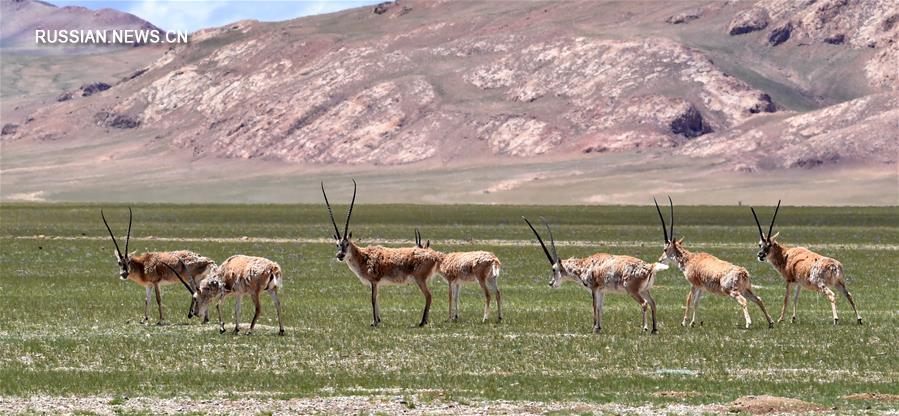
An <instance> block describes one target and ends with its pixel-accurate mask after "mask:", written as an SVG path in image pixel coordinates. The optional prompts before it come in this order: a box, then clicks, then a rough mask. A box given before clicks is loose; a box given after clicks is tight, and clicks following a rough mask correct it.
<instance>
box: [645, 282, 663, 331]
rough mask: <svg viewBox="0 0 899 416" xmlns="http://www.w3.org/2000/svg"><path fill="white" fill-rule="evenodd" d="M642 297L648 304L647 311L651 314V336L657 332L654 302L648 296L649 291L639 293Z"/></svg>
mask: <svg viewBox="0 0 899 416" xmlns="http://www.w3.org/2000/svg"><path fill="white" fill-rule="evenodd" d="M641 295H643V297H644V298H645V299H646V301H647V302H649V309H650V312H651V313H652V332H651V333H652V334H655V333H657V332H659V330H658V327H656V301H655V299H653V298H652V295H650V294H649V291H648V290H647V291H645V292H643V293H641Z"/></svg>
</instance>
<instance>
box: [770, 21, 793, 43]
mask: <svg viewBox="0 0 899 416" xmlns="http://www.w3.org/2000/svg"><path fill="white" fill-rule="evenodd" d="M792 32H793V23H792V22H787V23H784V24H783V25H781V26H778V27H776V28H774V30H772V31H771V33H770V34H769V35H768V44H769V45H771V46H777V45H780V44H781V43H784V42H786V41H787V40H789V39H790V34H791V33H792Z"/></svg>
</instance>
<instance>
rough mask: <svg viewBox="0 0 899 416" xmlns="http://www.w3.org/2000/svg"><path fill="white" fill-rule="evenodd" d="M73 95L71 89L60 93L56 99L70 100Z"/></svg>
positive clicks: (59, 100) (61, 100)
mask: <svg viewBox="0 0 899 416" xmlns="http://www.w3.org/2000/svg"><path fill="white" fill-rule="evenodd" d="M72 97H73V94H72V92H71V91H66V92H64V93H62V94H59V96H57V97H56V101H57V102H63V101H69V100H71V99H72Z"/></svg>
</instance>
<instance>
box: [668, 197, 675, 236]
mask: <svg viewBox="0 0 899 416" xmlns="http://www.w3.org/2000/svg"><path fill="white" fill-rule="evenodd" d="M668 209H669V210H670V214H669V215H670V216H671V225H669V230H668V238H670V239H671V241H674V202H671V195H668Z"/></svg>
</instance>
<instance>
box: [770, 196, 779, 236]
mask: <svg viewBox="0 0 899 416" xmlns="http://www.w3.org/2000/svg"><path fill="white" fill-rule="evenodd" d="M777 211H780V200H779V199H778V200H777V208H774V216H773V217H771V225H770V226H768V239H771V230H773V229H774V220H776V219H777Z"/></svg>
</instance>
